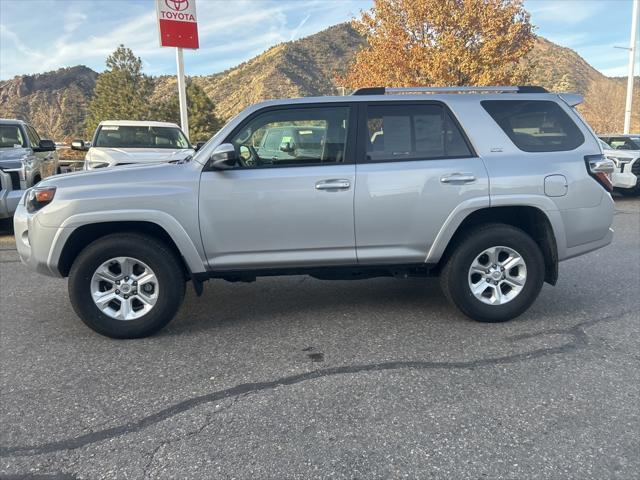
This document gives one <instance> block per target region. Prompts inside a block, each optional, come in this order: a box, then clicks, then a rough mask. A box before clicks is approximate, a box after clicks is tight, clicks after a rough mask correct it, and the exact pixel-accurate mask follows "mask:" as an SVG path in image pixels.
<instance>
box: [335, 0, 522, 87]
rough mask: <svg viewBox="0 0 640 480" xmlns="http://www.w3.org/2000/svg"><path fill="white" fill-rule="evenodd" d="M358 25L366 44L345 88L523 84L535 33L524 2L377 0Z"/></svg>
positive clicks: (339, 80)
mask: <svg viewBox="0 0 640 480" xmlns="http://www.w3.org/2000/svg"><path fill="white" fill-rule="evenodd" d="M353 26H354V28H355V29H356V30H357V31H358V32H360V34H361V35H363V36H364V37H365V38H366V40H367V42H368V46H366V47H363V48H362V49H361V50H360V51H359V52H358V53H357V54H356V57H355V61H354V62H353V64H352V65H351V66H350V68H349V70H348V71H347V73H346V74H345V75H344V76H340V77H338V78H337V79H336V83H337V84H338V85H340V86H344V87H347V88H359V87H367V86H376V85H378V86H394V87H415V86H420V85H427V86H462V85H491V84H501V85H514V84H519V83H524V82H526V80H527V72H526V70H525V67H524V66H523V65H522V64H521V62H519V60H520V59H521V58H522V57H523V56H524V55H525V54H526V53H527V52H528V51H529V50H531V49H532V48H533V42H534V38H535V36H534V34H533V27H532V26H531V24H530V23H529V14H528V13H527V11H526V10H525V9H524V7H523V5H522V1H521V0H374V2H373V8H372V9H371V10H369V11H366V12H362V13H361V18H360V19H358V20H354V21H353Z"/></svg>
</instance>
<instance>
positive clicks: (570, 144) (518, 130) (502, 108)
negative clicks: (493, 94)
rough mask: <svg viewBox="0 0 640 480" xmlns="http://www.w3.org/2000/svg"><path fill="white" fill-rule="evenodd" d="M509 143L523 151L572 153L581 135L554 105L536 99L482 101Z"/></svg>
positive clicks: (571, 121) (580, 140) (564, 114)
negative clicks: (568, 151)
mask: <svg viewBox="0 0 640 480" xmlns="http://www.w3.org/2000/svg"><path fill="white" fill-rule="evenodd" d="M481 104H482V106H483V107H484V109H485V110H486V111H487V112H488V113H489V115H491V117H492V118H493V119H494V120H495V121H496V123H497V124H498V125H500V128H502V130H504V132H505V133H506V134H507V135H508V136H509V138H510V139H511V141H512V142H513V143H514V144H515V145H516V146H517V147H518V148H519V149H520V150H524V151H525V152H560V151H566V150H573V149H574V148H577V147H578V146H580V145H582V143H583V142H584V136H583V135H582V132H580V130H579V129H578V127H577V126H576V124H575V123H573V120H571V118H569V116H568V115H567V114H566V113H565V111H564V110H562V108H560V106H559V105H558V104H557V103H555V102H550V101H540V100H485V101H483V102H481Z"/></svg>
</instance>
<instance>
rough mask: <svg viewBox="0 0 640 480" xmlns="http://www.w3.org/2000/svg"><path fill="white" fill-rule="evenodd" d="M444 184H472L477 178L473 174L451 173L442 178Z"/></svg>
mask: <svg viewBox="0 0 640 480" xmlns="http://www.w3.org/2000/svg"><path fill="white" fill-rule="evenodd" d="M440 181H441V182H442V183H471V182H475V181H476V177H475V176H474V175H473V174H471V173H449V174H448V175H443V176H442V177H440Z"/></svg>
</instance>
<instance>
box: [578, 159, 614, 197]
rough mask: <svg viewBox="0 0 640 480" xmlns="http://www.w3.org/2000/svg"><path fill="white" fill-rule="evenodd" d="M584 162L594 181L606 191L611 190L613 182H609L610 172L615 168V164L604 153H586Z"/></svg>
mask: <svg viewBox="0 0 640 480" xmlns="http://www.w3.org/2000/svg"><path fill="white" fill-rule="evenodd" d="M584 162H585V164H586V165H587V171H588V172H589V175H591V176H592V177H593V178H594V179H595V180H596V182H598V183H599V184H600V185H602V186H603V187H604V189H605V190H606V191H608V192H612V191H613V184H612V183H611V174H612V173H613V171H614V169H615V164H614V163H613V161H612V160H609V159H608V158H606V157H605V156H604V155H602V154H599V155H586V156H585V157H584Z"/></svg>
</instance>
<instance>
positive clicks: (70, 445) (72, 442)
mask: <svg viewBox="0 0 640 480" xmlns="http://www.w3.org/2000/svg"><path fill="white" fill-rule="evenodd" d="M628 313H630V312H622V313H617V314H613V315H608V316H606V317H602V318H599V319H591V320H586V321H584V322H580V323H578V324H575V325H572V326H570V327H567V328H564V329H563V328H554V329H549V330H544V331H540V332H536V333H530V334H529V333H527V334H522V335H516V336H512V337H508V338H507V340H523V339H529V338H533V337H537V336H541V335H549V334H563V335H569V336H571V337H573V339H572V340H571V341H570V342H568V343H565V344H563V345H560V346H557V347H547V348H539V349H536V350H531V351H529V352H523V353H517V354H513V355H504V356H501V357H490V358H482V359H478V360H470V361H466V362H429V361H421V360H408V361H393V362H382V363H371V364H363V365H344V366H340V367H329V368H323V369H318V370H313V371H310V372H305V373H299V374H296V375H290V376H288V377H282V378H278V379H276V380H271V381H266V382H254V383H243V384H240V385H236V386H234V387H230V388H227V389H225V390H219V391H216V392H211V393H207V394H205V395H200V396H197V397H192V398H189V399H187V400H183V401H182V402H179V403H176V404H174V405H171V406H169V407H167V408H165V409H163V410H160V411H158V412H156V413H152V414H151V415H148V416H146V417H143V418H141V419H138V420H134V421H131V422H128V423H125V424H123V425H117V426H115V427H111V428H106V429H104V430H98V431H95V432H91V433H87V434H84V435H80V436H77V437H73V438H68V439H63V440H57V441H54V442H49V443H43V444H40V445H19V446H12V447H5V446H2V447H0V457H8V456H20V457H23V456H33V455H42V454H46V453H53V452H59V451H65V450H74V449H77V448H81V447H85V446H87V445H91V444H94V443H97V442H101V441H103V440H107V439H113V438H116V437H121V436H123V435H128V434H130V433H136V432H139V431H141V430H143V429H145V428H147V427H150V426H152V425H155V424H157V423H160V422H162V421H164V420H167V419H169V418H172V417H174V416H176V415H178V414H180V413H183V412H186V411H188V410H191V409H193V408H195V407H198V406H200V405H203V404H206V403H211V402H216V401H219V400H224V399H227V398H231V397H239V396H242V395H249V394H254V393H258V392H260V391H263V390H272V389H275V388H277V387H281V386H290V385H296V384H298V383H302V382H306V381H308V380H315V379H319V378H324V377H331V376H334V375H345V374H358V373H368V372H383V371H390V370H407V369H409V370H411V369H413V370H429V369H467V370H472V369H475V368H480V367H487V366H494V365H507V364H514V363H518V362H523V361H530V360H535V359H538V358H543V357H548V356H553V355H559V354H563V353H571V352H575V351H577V350H579V349H580V348H584V347H586V346H587V344H588V337H587V334H586V332H585V331H584V329H585V328H588V327H591V326H593V325H595V324H597V323H601V322H605V321H611V320H616V319H619V318H621V317H623V316H625V315H627V314H628ZM234 403H235V402H234ZM158 448H159V447H158Z"/></svg>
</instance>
